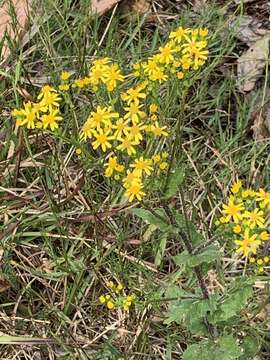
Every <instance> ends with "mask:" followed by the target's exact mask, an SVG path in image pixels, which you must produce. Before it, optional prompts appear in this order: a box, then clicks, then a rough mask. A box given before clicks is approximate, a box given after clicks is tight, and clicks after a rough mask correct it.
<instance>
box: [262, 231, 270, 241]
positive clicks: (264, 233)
mask: <svg viewBox="0 0 270 360" xmlns="http://www.w3.org/2000/svg"><path fill="white" fill-rule="evenodd" d="M269 237H270V235H269V234H268V232H267V231H263V232H261V233H260V239H261V240H263V241H267V240H268V239H269Z"/></svg>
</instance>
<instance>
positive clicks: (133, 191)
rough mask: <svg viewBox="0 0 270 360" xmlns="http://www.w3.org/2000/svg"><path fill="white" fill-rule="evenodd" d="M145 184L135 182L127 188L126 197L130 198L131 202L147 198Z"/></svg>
mask: <svg viewBox="0 0 270 360" xmlns="http://www.w3.org/2000/svg"><path fill="white" fill-rule="evenodd" d="M142 189H143V184H142V183H141V182H133V183H131V185H130V186H129V187H128V188H127V190H126V192H125V196H126V197H128V199H129V202H131V201H133V200H134V199H135V198H136V199H137V200H139V201H141V200H142V197H143V196H145V193H144V192H143V191H142Z"/></svg>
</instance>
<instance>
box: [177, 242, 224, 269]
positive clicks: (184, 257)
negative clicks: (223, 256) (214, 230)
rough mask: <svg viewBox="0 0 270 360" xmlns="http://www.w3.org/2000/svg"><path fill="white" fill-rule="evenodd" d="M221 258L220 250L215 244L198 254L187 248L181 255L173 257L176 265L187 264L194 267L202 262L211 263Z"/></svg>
mask: <svg viewBox="0 0 270 360" xmlns="http://www.w3.org/2000/svg"><path fill="white" fill-rule="evenodd" d="M218 258H219V250H218V249H217V248H216V247H215V246H214V245H211V246H208V247H207V248H206V249H204V251H203V252H201V253H200V254H197V255H191V254H189V253H188V252H187V251H186V250H185V251H183V252H182V253H181V254H180V255H176V256H174V257H173V260H174V262H175V263H176V265H178V266H181V265H185V266H188V267H194V266H198V265H201V264H209V263H211V262H213V261H215V260H217V259H218Z"/></svg>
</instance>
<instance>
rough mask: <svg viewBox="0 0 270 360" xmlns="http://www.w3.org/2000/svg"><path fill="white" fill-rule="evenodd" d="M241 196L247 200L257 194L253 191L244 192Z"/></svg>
mask: <svg viewBox="0 0 270 360" xmlns="http://www.w3.org/2000/svg"><path fill="white" fill-rule="evenodd" d="M241 196H242V198H243V199H246V198H248V197H254V196H256V192H255V191H254V190H251V189H246V190H242V193H241Z"/></svg>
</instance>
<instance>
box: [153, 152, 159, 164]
mask: <svg viewBox="0 0 270 360" xmlns="http://www.w3.org/2000/svg"><path fill="white" fill-rule="evenodd" d="M152 160H153V162H154V164H156V163H158V162H160V161H161V156H160V155H159V154H156V155H153V156H152Z"/></svg>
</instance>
